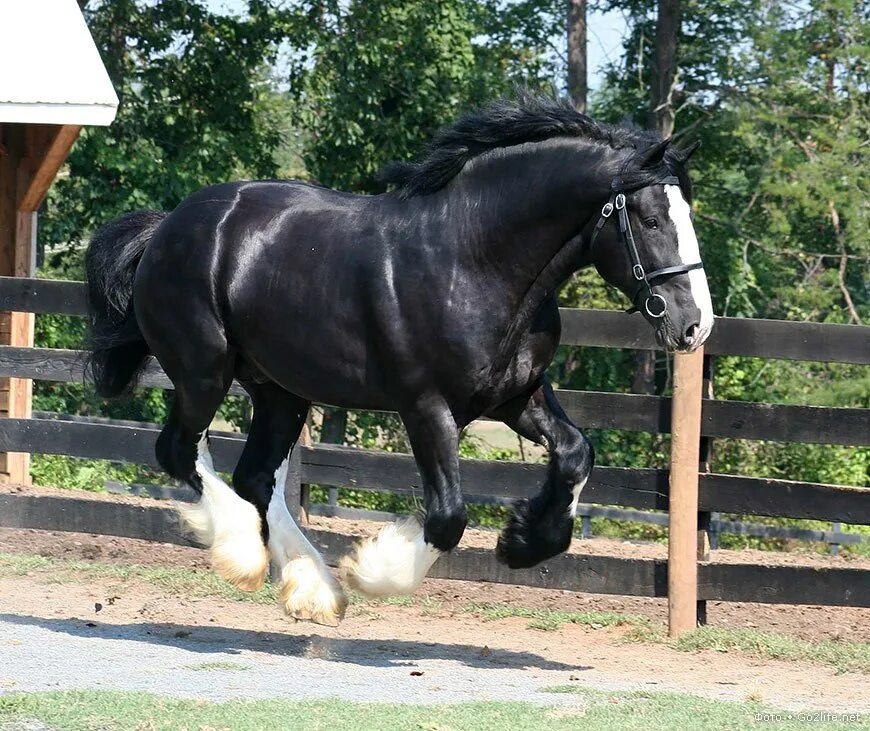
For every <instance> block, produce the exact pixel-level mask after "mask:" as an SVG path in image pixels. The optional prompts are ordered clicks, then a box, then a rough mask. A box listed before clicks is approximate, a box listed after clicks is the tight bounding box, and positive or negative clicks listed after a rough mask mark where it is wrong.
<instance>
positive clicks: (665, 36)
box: [631, 0, 682, 393]
mask: <svg viewBox="0 0 870 731" xmlns="http://www.w3.org/2000/svg"><path fill="white" fill-rule="evenodd" d="M681 14H682V8H681V0H658V18H657V20H656V39H655V47H654V48H653V63H652V83H651V88H650V108H649V127H650V128H651V129H654V130H656V131H657V132H659V134H661V135H662V137H670V136H671V135H672V134H673V132H674V100H673V95H674V83H675V81H676V77H677V36H678V35H679V32H680V16H681ZM631 390H632V391H633V392H634V393H655V391H656V354H655V351H651V350H638V351H636V352H635V356H634V379H633V380H632V384H631Z"/></svg>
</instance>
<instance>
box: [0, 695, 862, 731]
mask: <svg viewBox="0 0 870 731" xmlns="http://www.w3.org/2000/svg"><path fill="white" fill-rule="evenodd" d="M569 688H570V690H565V689H563V687H562V686H556V687H555V688H545V689H543V690H544V691H545V692H552V693H568V692H570V693H571V694H574V695H576V696H577V697H576V698H575V699H572V700H573V702H571V701H569V702H568V703H560V704H559V705H558V706H554V707H547V706H539V705H532V704H528V703H496V702H473V703H460V704H452V705H428V706H424V705H406V704H387V703H354V702H350V701H342V700H317V701H290V700H278V699H276V700H262V701H228V702H225V703H208V702H205V701H195V700H179V699H171V698H164V697H158V696H154V695H149V694H146V693H132V692H123V693H122V692H112V691H67V692H48V693H30V694H25V693H15V694H9V695H5V696H0V724H2V725H0V728H4V727H5V724H9V726H10V727H11V728H15V726H13V725H12V724H13V723H15V722H19V723H20V724H21V725H22V726H23V727H25V728H26V727H28V726H25V724H27V723H30V724H32V723H33V722H39V723H42V724H45V725H46V726H48V727H49V728H51V729H53V730H55V731H91V730H92V729H100V730H101V731H121V730H122V729H123V731H164V730H166V731H169V730H170V729H171V730H175V729H188V730H189V731H194V730H197V731H206V730H210V731H217V730H218V729H221V730H223V729H232V730H233V731H255V730H256V731H259V730H260V729H264V728H269V729H275V730H276V731H279V730H281V729H293V731H327V730H328V729H334V728H355V729H360V730H361V731H369V730H375V729H376V730H377V731H407V730H409V729H419V730H422V731H466V730H467V731H471V730H472V729H473V730H474V731H536V730H537V729H541V728H546V729H547V730H548V731H569V730H570V731H575V730H576V729H577V728H581V727H582V728H594V729H600V730H602V731H607V730H608V729H614V730H616V729H618V730H619V731H635V730H637V731H649V730H650V729H681V730H682V729H687V728H704V729H709V730H710V731H719V730H721V731H743V729H747V728H753V727H757V728H763V729H765V731H768V730H770V731H778V730H780V729H789V728H794V724H795V722H796V721H797V720H798V719H797V716H798V714H797V713H788V712H783V711H779V712H778V711H775V710H772V709H770V708H768V707H766V706H763V705H761V704H760V703H757V702H753V701H747V702H737V701H718V700H710V699H706V698H699V697H696V696H690V695H681V694H674V693H602V692H597V691H591V690H586V689H582V688H579V687H574V686H570V687H569ZM762 714H771V716H770V717H768V718H764V717H763V716H762ZM760 716H761V717H760ZM756 719H758V720H756ZM804 723H806V722H805V721H804ZM812 727H813V728H814V729H820V730H824V731H835V730H836V731H839V730H840V729H843V730H845V729H852V730H854V729H858V728H870V724H868V719H866V718H865V719H858V720H857V721H855V720H846V721H839V720H821V721H819V722H816V723H813V724H812Z"/></svg>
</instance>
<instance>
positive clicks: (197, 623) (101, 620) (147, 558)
mask: <svg viewBox="0 0 870 731" xmlns="http://www.w3.org/2000/svg"><path fill="white" fill-rule="evenodd" d="M318 522H319V521H318ZM330 522H332V523H333V524H334V522H333V521H330ZM333 527H334V526H333ZM611 549H612V550H616V547H615V546H612V547H611ZM626 550H629V549H626ZM0 551H3V552H14V553H30V554H33V553H36V554H42V555H46V556H52V557H55V558H67V559H84V560H88V561H99V562H103V563H114V564H122V565H126V564H140V565H150V566H166V565H171V566H182V567H187V568H193V569H207V568H208V561H207V555H206V553H205V552H204V551H201V550H199V549H195V548H186V547H179V546H172V545H166V544H152V543H147V542H143V541H136V540H131V539H124V538H113V537H106V536H92V535H83V534H73V533H50V532H43V531H33V530H8V529H4V530H0ZM420 594H421V597H422V598H424V599H425V598H428V599H432V600H436V602H437V603H433V602H426V601H421V602H419V603H417V604H415V605H411V606H392V605H366V604H363V605H353V606H351V608H350V609H349V612H348V616H347V617H346V619H345V621H344V622H343V623H342V624H341V626H340V627H338V628H328V627H319V626H315V625H311V624H308V623H304V622H298V623H296V622H293V621H291V620H288V619H287V618H286V617H284V616H282V614H281V613H280V611H279V610H278V608H277V607H273V606H266V605H258V604H251V603H247V602H245V603H242V602H238V601H232V600H225V599H220V598H215V597H207V598H191V597H185V596H182V595H178V594H176V593H172V592H170V591H168V590H166V589H164V588H161V587H156V586H152V585H149V584H147V583H144V582H142V581H139V580H130V581H127V582H123V583H119V582H118V580H117V579H115V580H109V579H106V580H95V581H92V582H90V583H87V584H73V583H62V584H61V583H51V582H50V581H46V579H45V577H39V576H38V575H24V576H16V577H9V578H4V579H0V615H2V617H3V618H7V619H10V620H11V621H13V623H14V622H19V623H20V622H21V621H26V622H30V623H33V622H37V623H38V622H43V623H49V622H60V621H63V622H65V623H67V625H69V623H70V622H72V624H73V625H74V626H75V627H78V625H81V627H78V629H76V630H75V631H76V632H79V631H82V632H87V631H89V630H88V629H86V628H91V627H96V628H97V629H96V630H94V631H96V632H100V631H104V632H105V631H109V630H110V628H111V627H113V626H114V627H118V628H119V631H120V629H122V628H124V629H125V631H126V630H127V629H128V628H130V627H141V629H142V630H143V631H144V633H145V634H147V635H148V637H149V638H153V640H154V642H155V643H157V644H158V645H165V644H173V642H178V643H180V642H181V640H180V639H179V640H176V639H175V638H184V642H192V643H196V642H197V641H201V642H203V643H206V644H207V643H209V642H210V641H212V639H213V637H212V636H213V635H215V633H222V634H220V638H221V642H224V643H225V642H226V641H227V639H226V638H227V637H228V636H237V637H238V638H239V643H240V644H239V647H240V648H241V649H242V650H244V651H247V652H249V653H253V656H261V655H262V656H263V657H266V656H267V655H269V654H270V653H274V652H280V653H281V654H286V652H285V651H284V650H279V648H280V647H282V646H287V645H289V646H292V647H294V648H297V649H294V650H293V653H294V654H295V653H302V655H301V656H304V657H305V658H307V659H310V658H311V657H312V653H313V656H314V657H315V659H327V660H330V661H333V662H334V661H336V660H338V661H342V660H341V653H342V652H345V651H348V652H350V651H351V650H349V649H347V648H351V647H352V648H354V649H353V650H352V651H353V652H354V653H359V652H360V649H359V648H361V647H364V648H366V652H370V653H373V654H374V655H378V656H379V657H381V656H388V658H389V659H390V662H392V663H405V664H410V665H414V664H415V663H420V665H419V667H421V668H422V667H426V668H428V667H430V666H431V667H432V670H431V671H429V670H427V671H426V672H436V670H437V667H438V665H437V663H439V662H446V661H451V662H459V663H462V664H463V666H464V667H466V668H467V667H469V666H470V667H472V668H473V669H474V668H477V669H479V668H481V667H484V668H493V669H503V670H506V671H508V670H510V671H514V672H516V673H519V674H520V676H522V677H525V678H528V677H532V678H534V679H535V680H534V682H536V683H538V685H548V684H559V683H562V684H570V683H581V684H585V685H589V686H590V687H599V688H605V689H607V688H612V689H617V688H629V689H646V690H669V691H681V692H693V693H697V694H701V695H706V696H709V697H718V698H732V699H743V700H745V699H747V698H750V699H753V700H762V701H764V702H766V703H770V704H773V705H775V706H780V707H783V708H807V707H814V708H821V709H829V710H843V709H845V708H848V709H852V710H856V711H861V710H870V698H868V696H867V693H866V689H867V680H868V678H867V676H866V675H863V674H860V673H845V674H837V672H836V671H835V670H834V669H833V668H827V667H823V666H816V665H812V666H811V665H807V664H804V663H797V662H781V661H772V660H761V659H752V658H747V657H742V656H740V654H739V653H715V652H711V651H703V652H698V653H683V652H677V651H675V650H673V649H671V648H668V647H667V646H664V645H659V644H638V643H625V642H620V641H619V640H620V637H621V636H622V635H623V633H624V632H625V631H626V630H625V629H623V628H620V627H615V628H607V627H604V628H599V629H595V628H591V627H584V626H579V625H564V626H562V627H561V628H560V629H559V630H557V631H549V632H544V631H540V630H533V629H530V628H528V626H527V620H525V619H520V618H508V619H501V620H496V621H489V622H484V621H481V619H480V618H478V617H476V616H474V615H472V614H469V613H467V612H463V611H460V610H461V608H462V607H464V606H465V605H467V604H468V603H469V602H487V603H499V604H505V605H515V606H519V607H532V608H534V607H549V608H554V609H565V610H575V611H577V610H614V611H620V612H633V613H639V614H645V615H647V616H649V617H651V618H652V619H653V620H655V621H664V617H665V607H664V604H663V602H661V601H659V600H649V599H636V598H623V597H619V598H616V597H604V596H595V595H579V594H573V593H569V592H562V591H547V590H535V589H525V588H520V587H511V586H500V585H483V584H471V583H466V582H457V581H445V580H427V581H426V582H425V585H424V587H423V588H422V590H421V592H420ZM97 603H99V604H101V605H102V606H101V608H100V610H99V612H98V613H97V611H96V609H95V607H96V604H97ZM433 607H434V609H433ZM710 619H711V622H712V623H713V624H716V625H723V626H752V627H758V628H760V629H768V630H776V631H779V632H790V633H792V634H796V635H800V636H802V637H813V638H818V637H832V636H838V637H846V638H850V639H855V640H865V641H866V640H867V639H868V637H870V621H868V620H870V612H868V611H867V610H858V609H841V608H825V609H821V608H817V607H769V606H762V605H744V604H718V603H717V604H715V605H713V606H711V607H710ZM215 636H217V635H215ZM13 641H14V640H10V642H13ZM149 642H150V639H149ZM300 642H301V643H302V645H301V647H302V649H298V648H299V647H300V644H299V643H300ZM2 644H4V641H3V638H2V633H0V645H2ZM264 653H265V654H264ZM336 653H337V654H336ZM321 654H322V655H323V658H320V655H321ZM427 661H429V662H430V665H426V662H427ZM475 672H476V670H475ZM529 673H531V675H529ZM412 674H413V673H412ZM420 674H422V672H421V673H420ZM200 675H201V674H200ZM2 676H3V670H2V667H0V680H2ZM9 682H12V681H9ZM18 689H24V688H18Z"/></svg>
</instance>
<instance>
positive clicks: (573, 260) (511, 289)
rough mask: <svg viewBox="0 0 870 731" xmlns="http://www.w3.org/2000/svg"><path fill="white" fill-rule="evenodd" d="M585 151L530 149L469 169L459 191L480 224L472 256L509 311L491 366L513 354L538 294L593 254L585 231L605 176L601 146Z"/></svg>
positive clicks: (543, 296) (603, 190) (557, 283)
mask: <svg viewBox="0 0 870 731" xmlns="http://www.w3.org/2000/svg"><path fill="white" fill-rule="evenodd" d="M585 152H586V153H587V154H585V155H582V156H581V155H580V154H578V153H577V151H576V149H575V150H574V151H573V156H571V154H570V153H571V151H570V150H567V151H566V150H565V149H564V148H562V149H560V148H558V147H554V148H551V149H547V150H543V151H538V153H537V154H535V151H534V150H532V149H529V150H528V151H527V152H526V154H525V155H523V154H522V153H519V154H518V155H516V156H506V157H503V158H495V159H493V160H491V161H488V162H489V164H488V165H487V166H486V167H484V166H480V167H476V169H474V170H472V171H470V172H471V175H472V176H473V179H472V180H471V181H468V182H467V183H466V186H465V190H464V193H465V194H466V195H469V196H471V199H472V200H475V205H473V206H468V207H466V210H467V211H468V212H467V213H466V215H468V216H472V215H477V216H478V220H477V221H475V222H474V223H473V224H472V223H471V222H469V223H470V225H471V226H472V230H476V231H477V232H478V233H477V237H476V240H475V241H474V242H472V247H473V250H474V252H475V258H476V260H477V261H479V262H480V265H481V267H483V268H484V269H486V273H487V274H489V275H495V276H497V277H498V279H500V280H501V281H502V282H503V285H504V287H503V291H502V292H501V293H500V294H501V295H502V296H503V297H505V299H506V300H507V301H506V302H505V304H506V305H507V307H508V309H509V311H510V313H511V315H510V319H509V322H506V323H505V325H506V329H505V332H504V335H503V337H502V338H501V345H500V347H499V353H498V355H497V356H496V358H495V359H494V361H493V364H492V367H493V368H495V369H499V368H501V367H502V366H504V365H506V361H508V360H509V359H510V358H511V357H512V354H513V353H514V352H515V350H516V347H517V345H518V343H519V339H520V338H522V336H523V333H524V332H526V331H527V330H528V327H529V326H530V325H531V322H532V319H533V318H534V316H535V313H536V312H537V311H538V309H539V308H540V306H541V304H542V303H543V302H544V300H545V299H547V298H548V297H550V296H552V295H553V294H555V292H556V290H557V289H558V288H559V286H561V285H562V284H563V283H564V282H565V281H566V280H567V279H568V278H569V277H570V276H571V275H572V274H573V273H574V272H575V271H577V270H578V269H580V268H582V267H584V266H586V265H588V264H589V263H590V262H591V258H590V254H589V252H588V250H587V245H588V241H586V237H584V235H583V232H584V230H587V231H588V229H590V228H591V225H592V224H594V221H592V219H593V218H595V217H596V216H597V214H598V212H599V211H600V209H601V206H602V203H603V201H604V200H605V199H606V195H607V191H608V187H609V181H610V176H609V175H606V174H603V173H602V171H603V170H606V169H608V168H609V166H608V165H607V164H606V162H605V160H604V157H605V155H606V154H607V152H603V151H602V152H598V151H597V150H587V151H585ZM523 158H525V159H523ZM474 183H476V184H477V185H478V186H479V187H478V188H477V189H476V190H474V188H473V184H474ZM475 196H476V198H475Z"/></svg>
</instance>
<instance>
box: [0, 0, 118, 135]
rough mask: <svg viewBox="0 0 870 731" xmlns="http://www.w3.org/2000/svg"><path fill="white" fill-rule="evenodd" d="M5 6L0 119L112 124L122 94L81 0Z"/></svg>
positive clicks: (0, 25)
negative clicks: (110, 77)
mask: <svg viewBox="0 0 870 731" xmlns="http://www.w3.org/2000/svg"><path fill="white" fill-rule="evenodd" d="M0 6H2V9H0V18H2V20H0V122H30V123H39V124H79V125H87V124H99V125H106V124H110V123H111V121H112V120H113V119H114V118H115V112H116V111H117V109H118V95H117V94H115V90H114V88H112V82H111V81H110V80H109V75H108V74H107V73H106V69H105V67H104V66H103V61H102V59H101V58H100V54H99V53H98V52H97V49H96V46H94V41H93V39H92V38H91V34H90V32H89V31H88V27H87V25H86V24H85V19H84V18H83V17H82V14H81V11H80V10H79V7H78V4H77V3H76V0H0Z"/></svg>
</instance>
